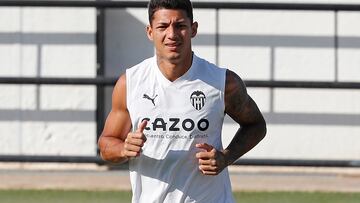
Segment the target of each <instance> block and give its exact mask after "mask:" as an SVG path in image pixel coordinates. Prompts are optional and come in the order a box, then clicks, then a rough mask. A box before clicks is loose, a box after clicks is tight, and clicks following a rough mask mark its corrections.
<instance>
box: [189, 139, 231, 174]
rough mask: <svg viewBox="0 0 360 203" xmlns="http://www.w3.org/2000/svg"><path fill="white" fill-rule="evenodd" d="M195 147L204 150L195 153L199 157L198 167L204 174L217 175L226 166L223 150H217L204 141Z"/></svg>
mask: <svg viewBox="0 0 360 203" xmlns="http://www.w3.org/2000/svg"><path fill="white" fill-rule="evenodd" d="M196 147H197V148H199V149H203V150H205V151H201V152H198V153H196V158H198V159H199V169H200V171H201V172H202V173H203V174H204V175H218V174H219V173H220V172H221V171H222V170H223V169H224V168H225V167H227V164H226V159H225V155H224V153H223V152H221V151H217V150H216V149H215V148H214V147H213V146H211V145H208V144H206V143H202V144H196Z"/></svg>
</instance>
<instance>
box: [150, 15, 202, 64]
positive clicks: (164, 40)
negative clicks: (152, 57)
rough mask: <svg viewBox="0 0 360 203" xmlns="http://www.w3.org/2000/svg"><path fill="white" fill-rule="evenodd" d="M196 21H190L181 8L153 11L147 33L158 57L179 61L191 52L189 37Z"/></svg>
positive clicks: (194, 32)
mask: <svg viewBox="0 0 360 203" xmlns="http://www.w3.org/2000/svg"><path fill="white" fill-rule="evenodd" d="M196 33H197V23H196V22H195V23H191V20H190V19H189V18H188V17H187V15H186V12H185V11H183V10H174V9H160V10H158V11H156V12H155V13H154V16H153V19H152V23H151V25H149V26H148V27H147V35H148V37H149V39H150V40H151V41H152V42H153V43H154V46H155V49H156V54H157V57H158V58H161V59H164V60H168V61H170V62H174V63H176V62H179V61H181V60H183V59H184V58H183V57H187V56H189V53H191V38H192V37H195V35H196Z"/></svg>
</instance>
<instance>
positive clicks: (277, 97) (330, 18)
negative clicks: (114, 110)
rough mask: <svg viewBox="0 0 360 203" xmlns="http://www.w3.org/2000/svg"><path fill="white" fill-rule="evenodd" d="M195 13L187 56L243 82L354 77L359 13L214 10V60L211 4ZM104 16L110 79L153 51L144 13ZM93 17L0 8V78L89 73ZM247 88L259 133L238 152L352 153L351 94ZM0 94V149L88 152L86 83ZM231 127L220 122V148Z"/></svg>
mask: <svg viewBox="0 0 360 203" xmlns="http://www.w3.org/2000/svg"><path fill="white" fill-rule="evenodd" d="M262 2H264V1H262ZM267 2H273V1H271V0H268V1H267ZM283 2H295V1H283ZM296 2H300V1H296ZM301 2H307V3H311V2H314V1H301ZM317 2H331V3H360V2H359V1H346V2H344V1H325V0H323V1H317ZM194 14H195V20H196V21H198V22H199V34H198V36H197V37H196V38H195V39H194V41H193V44H194V51H195V53H196V54H197V55H199V56H201V57H204V58H206V59H208V60H209V61H211V62H214V63H217V64H218V65H219V66H222V67H227V68H229V69H232V70H234V71H235V72H237V73H238V74H239V75H240V76H241V77H242V78H243V79H244V80H308V81H355V82H360V29H359V26H358V22H359V20H360V12H338V14H337V16H335V13H334V12H328V11H320V12H317V11H264V10H262V11H259V10H220V11H219V22H218V23H219V24H218V25H219V34H220V35H219V43H220V47H219V49H218V51H219V52H218V58H217V57H216V56H217V55H216V48H215V46H214V45H215V40H216V37H215V33H216V12H215V10H212V9H196V10H195V13H194ZM105 16H106V24H105V28H106V33H105V36H106V38H105V39H106V41H105V45H106V63H105V75H106V76H109V77H117V76H119V75H120V74H121V73H123V72H124V70H125V69H126V68H128V67H131V66H132V65H134V64H136V63H138V62H140V61H141V60H143V59H144V58H147V57H150V56H152V55H153V54H154V52H153V47H152V45H151V43H150V42H149V41H148V40H147V38H146V35H145V26H146V24H147V13H146V9H109V10H107V11H106V15H105ZM95 18H96V13H95V10H94V9H69V8H66V9H59V8H52V9H50V8H46V9H42V8H0V59H1V60H0V67H1V68H0V76H47V77H94V76H95V75H96V53H95V52H96V48H95V35H94V33H95V29H96V28H95V27H96V25H95V24H96V22H95V21H96V20H95ZM335 22H337V23H335ZM336 35H338V36H339V37H338V38H337V39H338V46H339V49H337V50H336V49H335V43H336V41H335V40H336V38H335V36H336ZM111 91H112V88H107V93H106V96H105V101H106V103H107V106H106V113H107V112H108V111H109V110H110V102H111ZM248 91H249V94H250V95H251V96H252V97H253V98H254V99H255V101H256V102H257V103H258V105H259V107H260V109H261V110H262V112H263V113H264V115H265V117H266V120H267V122H268V136H267V137H266V138H265V140H264V141H263V142H262V143H261V144H260V145H259V146H257V147H256V148H255V149H254V150H252V151H251V152H250V153H248V154H247V155H246V157H249V158H300V159H360V151H359V150H358V148H359V146H360V116H359V113H360V103H359V102H357V101H359V100H360V91H359V90H327V89H326V90H325V89H269V88H248ZM0 92H1V94H0V134H1V136H0V154H60V155H95V154H96V145H95V143H96V125H95V118H94V115H95V113H94V110H95V108H96V104H95V103H96V89H95V87H93V86H82V87H79V86H47V85H42V86H40V87H37V86H18V85H0ZM236 128H237V126H236V124H234V123H233V122H232V121H231V119H229V118H227V119H226V122H225V124H224V129H223V134H224V139H223V140H224V144H225V145H226V144H227V143H228V142H229V140H230V139H231V137H232V135H233V134H234V133H235V131H236Z"/></svg>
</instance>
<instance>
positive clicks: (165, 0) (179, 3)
mask: <svg viewBox="0 0 360 203" xmlns="http://www.w3.org/2000/svg"><path fill="white" fill-rule="evenodd" d="M163 8H164V9H181V10H184V11H185V12H186V15H187V17H189V18H190V21H191V22H193V20H194V17H193V8H192V4H191V2H190V0H150V1H149V4H148V12H149V23H150V24H151V22H152V19H153V16H154V13H155V12H156V11H157V10H159V9H163Z"/></svg>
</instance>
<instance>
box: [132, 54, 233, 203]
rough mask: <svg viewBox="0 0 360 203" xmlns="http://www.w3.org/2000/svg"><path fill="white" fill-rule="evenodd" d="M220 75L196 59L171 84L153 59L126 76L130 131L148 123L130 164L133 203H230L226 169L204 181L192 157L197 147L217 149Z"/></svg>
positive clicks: (221, 91)
mask: <svg viewBox="0 0 360 203" xmlns="http://www.w3.org/2000/svg"><path fill="white" fill-rule="evenodd" d="M225 75H226V70H225V69H221V68H218V67H216V66H215V65H213V64H210V63H209V62H207V61H205V60H203V59H200V58H198V57H196V56H195V55H194V56H193V63H192V66H191V67H190V69H189V70H188V71H187V72H186V73H185V74H184V75H183V76H182V77H180V78H178V79H177V80H175V81H173V82H170V81H169V80H167V79H166V78H165V77H164V75H163V74H162V73H161V72H160V70H159V68H158V66H157V63H156V57H152V58H149V59H147V60H145V61H143V62H141V63H140V64H138V65H136V66H134V67H132V68H130V69H128V70H127V71H126V87H127V108H128V110H129V114H130V117H131V122H132V126H133V130H134V131H135V130H136V128H137V126H138V125H139V123H140V122H141V121H142V120H144V119H145V120H147V121H148V124H147V126H146V128H145V130H144V134H145V136H146V137H147V141H146V142H145V144H144V146H143V148H142V153H141V155H140V156H139V157H136V158H134V159H131V160H130V161H129V170H130V180H131V185H132V190H133V199H132V202H136V203H137V202H144V203H151V202H159V203H162V202H169V203H176V202H204V203H212V202H213V203H228V202H234V200H233V196H232V191H231V185H230V180H229V174H228V171H227V169H225V170H224V171H222V172H221V173H220V174H219V175H217V176H205V175H203V174H202V173H201V172H200V171H199V168H198V166H199V165H198V160H197V158H196V157H195V154H196V153H197V152H199V151H201V150H200V149H198V148H196V147H195V145H196V144H197V143H208V144H210V145H212V146H214V147H215V148H216V149H218V150H221V149H222V143H221V129H222V124H223V119H224V110H225V104H224V89H225V77H226V76H225Z"/></svg>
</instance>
